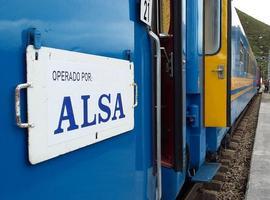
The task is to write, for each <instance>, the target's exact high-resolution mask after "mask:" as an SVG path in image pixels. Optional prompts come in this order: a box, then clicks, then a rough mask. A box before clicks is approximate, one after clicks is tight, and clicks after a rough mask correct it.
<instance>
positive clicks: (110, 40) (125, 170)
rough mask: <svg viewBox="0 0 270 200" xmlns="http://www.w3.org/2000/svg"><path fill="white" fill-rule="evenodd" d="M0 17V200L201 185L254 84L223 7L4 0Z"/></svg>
mask: <svg viewBox="0 0 270 200" xmlns="http://www.w3.org/2000/svg"><path fill="white" fill-rule="evenodd" d="M14 10H16V14H14V12H12V11H14ZM0 12H1V17H0V25H1V26H0V35H1V38H0V65H1V66H2V84H1V88H0V89H1V94H2V98H1V102H2V103H1V104H0V106H1V107H0V108H1V109H0V110H1V114H0V121H1V122H2V127H1V134H0V152H1V160H2V162H1V165H0V177H1V180H0V199H3V200H13V199H27V200H33V199H40V200H42V199H169V200H171V199H176V198H177V196H179V195H181V189H182V188H183V185H184V184H185V183H186V182H190V181H191V182H209V181H210V180H211V179H212V178H213V176H214V175H215V174H216V172H217V170H218V169H219V167H220V163H216V162H207V160H209V159H208V158H207V156H208V155H216V154H217V152H218V150H219V148H220V146H221V141H222V140H223V139H224V137H225V135H226V134H227V133H228V130H229V129H230V127H231V126H232V125H233V124H234V122H235V120H236V119H237V118H238V117H239V116H240V114H241V113H242V111H243V110H244V108H245V107H246V106H247V104H248V102H249V101H250V100H251V98H252V97H253V96H254V95H255V94H256V87H257V82H256V80H257V79H256V78H257V76H258V73H257V72H256V69H257V64H256V60H255V58H254V56H253V54H252V51H251V48H250V46H249V43H248V40H247V38H246V35H245V34H244V31H243V28H242V26H241V23H240V21H239V19H238V16H237V13H236V11H235V9H234V7H233V6H232V5H231V1H229V0H228V1H227V0H188V1H187V0H181V1H177V0H155V1H150V0H144V1H138V0H129V1H124V0H122V1H109V0H106V1H85V0H81V1H76V2H75V1H68V2H66V1H63V0H54V1H51V0H48V1H44V2H37V1H33V0H29V1H26V2H25V1H24V2H21V1H19V0H11V1H5V2H4V3H3V5H2V6H1V8H0ZM256 73H257V76H256ZM26 91H27V93H26ZM14 99H15V101H14Z"/></svg>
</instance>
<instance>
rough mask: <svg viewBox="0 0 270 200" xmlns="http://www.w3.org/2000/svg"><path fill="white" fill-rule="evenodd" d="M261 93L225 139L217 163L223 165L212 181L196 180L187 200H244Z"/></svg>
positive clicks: (185, 197)
mask: <svg viewBox="0 0 270 200" xmlns="http://www.w3.org/2000/svg"><path fill="white" fill-rule="evenodd" d="M260 101H261V95H257V96H255V97H254V98H253V99H252V101H251V102H250V103H249V106H247V109H246V110H245V111H244V112H243V114H242V115H241V117H240V118H239V120H237V122H236V124H235V126H234V127H233V128H232V129H231V134H230V136H229V137H226V139H224V141H223V145H222V147H221V149H220V150H219V153H218V156H217V162H220V163H221V164H222V165H221V168H220V169H219V171H218V173H217V174H216V176H215V177H214V179H213V180H212V181H211V182H209V183H204V184H202V183H196V184H194V185H193V186H192V187H191V188H190V190H188V191H187V192H186V194H185V195H184V197H183V198H182V199H184V200H230V199H231V200H242V199H243V200H244V199H245V192H246V184H247V181H248V177H249V168H250V161H251V155H252V149H253V144H254V138H255V133H256V127H257V120H258V113H259V107H260Z"/></svg>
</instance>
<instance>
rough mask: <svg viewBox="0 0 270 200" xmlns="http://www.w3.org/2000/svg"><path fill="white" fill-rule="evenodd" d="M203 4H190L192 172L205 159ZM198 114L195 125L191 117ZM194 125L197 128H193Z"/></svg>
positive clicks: (189, 139) (189, 135)
mask: <svg viewBox="0 0 270 200" xmlns="http://www.w3.org/2000/svg"><path fill="white" fill-rule="evenodd" d="M202 41H203V1H202V0H200V1H197V0H190V1H187V69H186V70H187V71H186V74H187V79H186V85H187V95H186V98H187V144H188V147H189V153H190V155H189V156H190V163H189V167H190V168H195V169H199V167H200V166H201V165H202V164H203V162H204V160H205V156H206V135H205V128H204V125H203V81H202V80H203V70H204V69H203V67H204V66H203V54H202V50H203V46H202V45H203V42H202ZM194 107H196V108H198V111H196V113H198V114H196V116H197V117H196V120H197V121H196V122H194V121H193V120H194V119H192V118H190V116H192V115H194V114H193V111H192V110H194V109H192V108H194ZM194 124H195V125H196V126H194Z"/></svg>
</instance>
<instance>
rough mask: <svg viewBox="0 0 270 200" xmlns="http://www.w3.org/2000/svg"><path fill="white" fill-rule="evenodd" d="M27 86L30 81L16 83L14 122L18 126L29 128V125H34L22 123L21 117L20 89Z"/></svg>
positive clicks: (29, 85)
mask: <svg viewBox="0 0 270 200" xmlns="http://www.w3.org/2000/svg"><path fill="white" fill-rule="evenodd" d="M28 87H31V84H30V83H23V84H19V85H17V87H16V89H15V112H16V122H17V125H18V126H19V127H20V128H31V127H34V126H33V124H29V123H22V119H21V90H22V89H26V88H28Z"/></svg>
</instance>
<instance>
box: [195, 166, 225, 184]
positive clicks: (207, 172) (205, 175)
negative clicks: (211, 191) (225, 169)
mask: <svg viewBox="0 0 270 200" xmlns="http://www.w3.org/2000/svg"><path fill="white" fill-rule="evenodd" d="M220 166H221V164H220V163H206V162H205V163H204V164H203V165H202V166H201V167H200V169H199V170H198V171H197V172H196V174H195V176H193V177H192V179H191V180H192V181H194V182H210V181H211V180H212V179H213V177H214V176H215V175H216V173H217V171H218V170H219V168H220Z"/></svg>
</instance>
